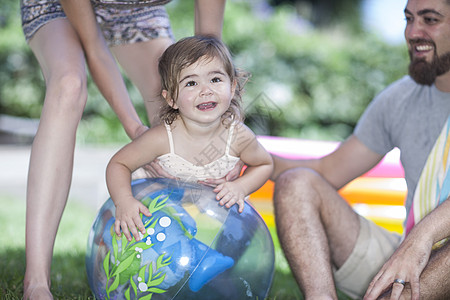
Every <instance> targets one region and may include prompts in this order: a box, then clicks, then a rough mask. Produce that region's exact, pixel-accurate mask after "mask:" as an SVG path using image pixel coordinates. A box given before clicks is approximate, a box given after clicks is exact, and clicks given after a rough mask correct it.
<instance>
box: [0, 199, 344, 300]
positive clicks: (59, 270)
mask: <svg viewBox="0 0 450 300" xmlns="http://www.w3.org/2000/svg"><path fill="white" fill-rule="evenodd" d="M0 207H2V209H1V210H0V228H1V231H2V234H0V299H2V300H11V299H14V300H16V299H17V300H18V299H22V288H23V285H22V281H23V275H24V272H25V250H24V249H25V201H24V200H22V199H14V198H11V197H5V196H3V197H2V196H1V195H0ZM95 214H96V212H95V211H93V210H92V209H91V208H88V207H85V206H83V205H82V204H79V203H76V202H75V201H71V200H69V203H68V205H67V208H66V210H65V212H64V215H63V219H62V221H61V226H60V228H59V232H58V235H57V238H56V243H55V253H54V257H53V264H52V292H53V295H54V296H55V299H93V297H92V294H91V292H90V289H89V286H88V283H87V277H86V273H85V261H84V256H85V251H86V241H87V236H88V233H89V230H90V227H91V225H92V222H93V220H94V218H95ZM272 236H273V238H274V242H275V248H276V250H275V274H274V279H273V284H272V288H271V291H270V294H269V297H268V299H278V300H281V299H289V300H290V299H303V297H302V296H301V293H300V290H299V288H298V287H297V284H296V282H295V280H294V278H293V277H292V275H291V273H290V270H289V267H288V265H287V262H286V260H285V258H284V256H283V253H282V251H281V249H280V247H279V244H278V240H277V237H276V234H275V233H274V232H273V233H272ZM339 299H349V298H348V297H346V296H345V295H342V294H340V297H339Z"/></svg>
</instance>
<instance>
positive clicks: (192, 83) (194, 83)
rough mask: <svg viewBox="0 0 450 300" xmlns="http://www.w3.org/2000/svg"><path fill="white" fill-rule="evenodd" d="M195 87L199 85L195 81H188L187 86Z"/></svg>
mask: <svg viewBox="0 0 450 300" xmlns="http://www.w3.org/2000/svg"><path fill="white" fill-rule="evenodd" d="M194 85H197V83H196V82H195V81H188V82H187V83H186V86H194Z"/></svg>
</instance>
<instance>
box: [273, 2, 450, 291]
mask: <svg viewBox="0 0 450 300" xmlns="http://www.w3.org/2000/svg"><path fill="white" fill-rule="evenodd" d="M405 17H406V28H405V39H406V42H407V45H408V49H409V53H410V58H411V63H410V67H409V73H410V74H409V76H405V77H404V78H402V79H400V80H398V81H397V82H395V83H393V84H392V85H390V86H389V87H388V88H386V89H385V90H384V91H383V92H381V93H380V94H379V95H378V96H377V97H376V98H375V99H374V100H373V101H372V103H371V104H370V105H369V107H368V108H367V110H366V111H365V112H364V114H363V116H362V117H361V119H360V120H359V122H358V124H357V126H356V128H355V130H354V132H353V134H352V135H351V136H350V137H349V138H348V139H347V140H346V141H345V142H343V143H342V144H341V145H340V146H339V148H338V149H337V150H335V151H334V152H333V153H331V154H329V155H327V156H325V157H323V158H320V159H316V160H288V159H283V158H280V157H276V156H274V162H275V170H274V174H273V176H272V179H273V180H275V193H274V205H275V215H276V224H277V230H278V235H279V238H280V242H281V245H282V247H283V250H284V252H285V255H286V258H287V260H288V262H289V265H290V267H291V269H292V272H293V274H294V276H295V278H296V280H297V282H298V284H299V286H300V289H301V290H302V292H303V294H304V295H305V297H306V299H337V294H336V287H338V288H339V289H340V290H342V291H344V292H346V293H347V294H348V295H350V296H352V297H354V298H358V299H359V298H363V297H364V299H367V300H373V299H380V298H381V299H384V298H386V299H427V300H430V299H449V297H450V296H449V295H450V243H448V242H446V240H447V239H448V237H450V201H447V200H448V198H449V195H450V171H449V169H450V163H449V161H450V157H449V155H448V153H449V148H450V134H449V132H450V118H449V116H450V1H449V0H409V1H408V3H407V5H406V8H405ZM394 147H398V148H399V149H400V151H401V163H402V166H403V168H404V170H405V179H406V183H407V187H408V194H407V198H406V201H405V208H406V212H407V218H406V220H405V223H404V225H405V226H404V227H405V230H404V232H405V233H404V235H403V236H402V237H400V236H397V235H396V234H394V233H391V232H388V231H386V230H384V229H383V228H381V227H379V226H377V225H375V224H374V223H372V222H370V221H368V220H367V219H365V218H363V217H361V216H359V215H358V214H356V213H355V212H354V211H353V210H352V208H351V207H350V206H349V205H348V204H347V202H346V201H345V200H344V199H343V198H342V197H341V196H340V195H339V194H338V190H339V189H340V188H341V187H343V186H344V185H345V184H347V183H348V182H350V181H351V180H353V179H355V178H357V177H358V176H360V175H362V174H364V173H366V172H367V171H369V170H370V169H371V168H373V167H374V166H375V165H376V164H377V163H378V162H379V161H380V160H381V159H382V158H383V157H384V155H385V154H386V153H388V152H389V151H390V150H392V149H393V148H394Z"/></svg>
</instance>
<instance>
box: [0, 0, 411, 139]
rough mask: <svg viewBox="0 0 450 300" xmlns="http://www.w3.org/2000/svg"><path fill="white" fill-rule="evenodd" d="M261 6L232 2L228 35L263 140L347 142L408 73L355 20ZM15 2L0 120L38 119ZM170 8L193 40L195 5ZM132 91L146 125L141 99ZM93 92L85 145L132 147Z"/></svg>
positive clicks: (34, 74)
mask: <svg viewBox="0 0 450 300" xmlns="http://www.w3.org/2000/svg"><path fill="white" fill-rule="evenodd" d="M262 1H263V0H254V1H244V0H230V1H228V2H227V7H226V14H225V22H224V32H223V40H224V41H225V42H226V43H227V45H228V46H229V47H230V49H231V51H232V53H233V54H234V58H235V63H236V65H237V66H238V67H240V68H243V69H245V70H247V71H249V72H251V73H252V78H251V80H250V82H249V83H248V84H247V86H246V94H244V102H245V103H244V107H245V110H246V114H247V115H246V116H247V121H246V122H247V124H248V125H249V126H250V127H251V128H252V129H253V130H254V131H255V132H256V133H257V134H261V135H275V136H288V137H297V138H308V139H324V140H342V139H344V138H345V137H346V136H348V135H349V134H350V133H351V131H352V130H353V128H354V126H355V124H356V121H357V120H358V118H359V116H360V115H361V113H362V112H363V110H364V109H365V107H366V106H367V104H368V103H369V102H370V101H371V99H372V98H373V97H374V96H375V95H376V94H377V93H378V92H380V91H381V90H382V89H383V88H385V87H386V86H387V85H388V84H390V83H392V82H393V81H394V80H396V79H398V78H400V77H401V76H402V75H404V74H406V71H407V54H406V49H405V46H403V45H402V46H393V45H388V44H386V43H384V42H383V41H381V40H380V39H378V38H377V37H376V36H374V35H372V34H368V33H364V32H361V31H358V30H350V29H349V28H351V26H349V25H348V24H349V23H348V22H353V21H351V20H344V21H342V22H341V24H342V26H341V25H334V26H333V27H331V26H330V27H320V28H321V29H314V28H313V27H311V25H308V23H307V22H304V21H302V19H300V17H299V16H298V15H297V14H296V13H295V10H294V9H292V6H288V5H281V6H277V7H275V8H270V7H268V6H267V5H266V6H264V5H261V4H262ZM18 2H19V1H13V0H6V1H2V3H1V4H0V7H1V9H0V11H1V12H2V13H1V14H0V26H1V28H0V112H1V113H6V114H10V115H15V116H26V117H31V118H38V117H39V115H40V111H41V109H42V102H43V98H44V91H45V86H44V81H43V79H42V75H41V73H40V70H39V67H38V64H37V62H36V60H35V58H34V57H33V55H32V53H31V51H30V49H29V47H28V46H27V45H26V43H25V41H24V38H23V34H22V31H21V27H20V18H19V13H18V11H19V9H18ZM4 7H5V10H3V9H4ZM261 7H263V8H261ZM264 7H265V8H264ZM167 9H168V12H169V15H170V16H171V21H172V25H173V30H174V34H175V37H176V38H177V39H179V38H181V37H184V36H189V35H192V34H193V33H194V30H193V28H194V25H193V14H194V9H193V1H182V0H178V1H177V0H174V1H173V2H171V3H170V4H168V5H167ZM3 11H5V12H7V13H3ZM333 24H334V23H333ZM346 24H347V25H346ZM126 84H127V86H128V87H129V92H130V95H131V98H132V99H133V102H134V104H135V107H136V109H137V111H138V113H139V114H140V116H141V118H142V119H143V120H146V116H145V108H144V105H143V102H142V97H141V96H140V94H139V93H138V91H137V89H136V88H135V87H134V86H133V85H132V84H131V83H130V82H129V81H128V80H126ZM88 90H89V99H88V103H87V106H86V109H85V113H84V116H83V120H82V122H81V124H80V129H79V132H78V140H79V142H81V143H110V142H112V143H125V142H128V138H127V136H126V135H125V132H124V130H123V129H122V126H121V124H120V123H119V121H118V120H117V117H116V116H115V114H114V113H113V111H112V109H111V108H110V107H109V106H108V104H107V103H106V101H105V100H104V99H103V97H102V96H101V95H100V93H99V92H98V90H97V88H96V86H95V85H94V84H93V82H92V81H91V80H89V83H88Z"/></svg>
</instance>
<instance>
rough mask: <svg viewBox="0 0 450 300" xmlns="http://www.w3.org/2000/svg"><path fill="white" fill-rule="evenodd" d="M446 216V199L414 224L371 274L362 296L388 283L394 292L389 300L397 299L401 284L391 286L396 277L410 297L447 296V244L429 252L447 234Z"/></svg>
mask: <svg viewBox="0 0 450 300" xmlns="http://www.w3.org/2000/svg"><path fill="white" fill-rule="evenodd" d="M449 216H450V201H449V200H448V199H447V200H446V201H444V202H443V203H442V204H441V205H440V206H438V207H437V208H435V209H434V210H433V211H432V212H431V213H429V214H428V215H427V216H425V217H424V218H423V219H422V220H421V221H420V222H419V223H418V224H417V225H416V226H414V228H413V229H412V230H411V232H410V233H409V234H408V236H407V237H406V238H405V240H404V241H403V242H402V243H401V245H400V247H399V248H398V249H397V250H396V251H395V252H394V254H393V255H392V256H391V258H390V259H389V260H388V261H387V262H386V263H385V264H384V266H383V267H382V268H381V270H380V272H378V274H377V275H376V276H375V278H374V280H373V281H372V283H371V284H370V286H369V289H368V290H367V293H366V296H365V298H364V299H366V300H371V299H377V298H378V296H380V294H381V293H383V292H384V291H385V290H386V289H388V288H390V286H392V293H393V295H394V296H393V297H392V296H391V298H390V299H400V295H401V294H402V290H403V286H402V285H401V284H395V285H393V282H394V280H395V279H397V278H399V279H402V280H404V281H405V282H407V283H408V286H410V289H409V288H408V289H405V290H404V292H405V293H408V294H409V293H410V294H411V297H410V298H411V299H435V298H433V297H431V296H430V295H441V297H442V295H448V292H449V290H450V288H449V286H450V285H449V284H448V281H449V279H448V278H450V277H449V275H450V256H449V255H448V254H449V253H450V247H449V245H448V243H447V245H446V246H445V247H444V248H443V249H441V250H439V251H437V252H433V253H432V250H431V249H432V247H433V245H434V244H435V243H436V242H438V241H440V240H442V239H444V238H447V237H450V218H449ZM442 253H446V254H447V255H442ZM430 255H431V258H430ZM436 299H443V298H439V297H438V298H436Z"/></svg>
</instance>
